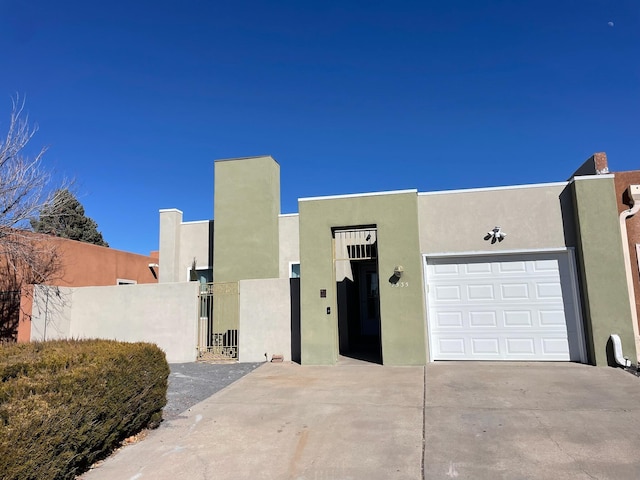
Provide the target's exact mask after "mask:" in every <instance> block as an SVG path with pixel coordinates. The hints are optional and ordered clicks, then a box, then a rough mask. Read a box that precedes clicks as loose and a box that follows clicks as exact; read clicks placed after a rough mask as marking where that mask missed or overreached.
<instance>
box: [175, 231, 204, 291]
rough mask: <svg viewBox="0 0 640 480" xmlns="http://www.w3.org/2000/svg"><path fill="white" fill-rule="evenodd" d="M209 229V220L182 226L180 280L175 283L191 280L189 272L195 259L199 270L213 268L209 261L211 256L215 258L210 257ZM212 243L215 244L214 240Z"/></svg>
mask: <svg viewBox="0 0 640 480" xmlns="http://www.w3.org/2000/svg"><path fill="white" fill-rule="evenodd" d="M209 229H210V222H209V220H202V221H199V222H184V223H181V224H180V253H179V255H178V278H176V279H174V281H175V282H186V281H188V280H189V277H188V272H189V270H191V266H192V264H193V259H194V258H195V259H196V266H197V268H211V267H212V265H211V262H210V259H209V257H210V256H213V255H210V247H209V235H210V231H209ZM211 242H213V238H212V239H211ZM212 245H213V244H212ZM211 253H213V252H211ZM211 260H212V259H211Z"/></svg>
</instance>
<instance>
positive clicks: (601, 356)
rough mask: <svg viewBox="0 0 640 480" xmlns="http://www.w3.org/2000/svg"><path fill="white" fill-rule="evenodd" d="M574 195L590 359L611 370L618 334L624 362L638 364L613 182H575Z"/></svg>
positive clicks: (601, 179)
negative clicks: (611, 346)
mask: <svg viewBox="0 0 640 480" xmlns="http://www.w3.org/2000/svg"><path fill="white" fill-rule="evenodd" d="M573 195H574V205H575V215H576V231H577V246H578V263H579V270H580V274H581V289H582V298H583V304H584V314H585V319H584V323H585V328H586V343H587V349H588V350H589V357H590V359H591V362H593V363H595V364H596V365H607V351H606V347H607V342H608V340H609V336H610V335H611V334H612V333H616V334H618V335H619V336H620V339H621V340H622V348H623V351H624V354H625V356H627V357H629V358H634V359H635V358H636V349H635V341H634V336H633V335H634V334H633V326H632V323H631V322H632V320H631V307H630V305H629V298H628V295H627V284H626V281H627V280H626V273H625V266H624V257H623V253H622V237H621V234H620V224H619V221H618V214H617V213H618V210H617V202H616V196H615V188H614V182H613V176H610V175H603V176H601V177H600V176H587V177H575V178H574V182H573Z"/></svg>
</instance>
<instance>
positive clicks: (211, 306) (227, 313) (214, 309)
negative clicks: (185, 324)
mask: <svg viewBox="0 0 640 480" xmlns="http://www.w3.org/2000/svg"><path fill="white" fill-rule="evenodd" d="M199 297H200V311H199V319H198V359H199V360H203V361H210V362H229V361H238V326H239V290H238V283H237V282H229V283H204V284H202V285H201V286H200V295H199Z"/></svg>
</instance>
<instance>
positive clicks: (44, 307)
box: [31, 285, 74, 341]
mask: <svg viewBox="0 0 640 480" xmlns="http://www.w3.org/2000/svg"><path fill="white" fill-rule="evenodd" d="M73 290H74V289H73V288H70V287H49V286H46V285H34V286H33V306H32V309H31V315H32V317H31V340H32V341H44V340H59V339H65V338H71V337H70V332H71V300H72V295H73Z"/></svg>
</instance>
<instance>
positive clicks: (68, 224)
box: [31, 188, 109, 247]
mask: <svg viewBox="0 0 640 480" xmlns="http://www.w3.org/2000/svg"><path fill="white" fill-rule="evenodd" d="M31 227H32V228H33V230H34V231H35V232H38V233H46V234H50V235H55V236H56V237H62V238H69V239H71V240H78V241H80V242H86V243H93V244H95V245H101V246H103V247H108V246H109V244H108V243H107V242H105V241H104V239H103V238H102V233H100V232H99V231H98V224H97V223H96V222H95V221H94V220H93V219H91V218H89V217H87V216H86V215H85V214H84V207H83V206H82V204H81V203H80V202H79V201H78V199H77V198H76V197H75V196H74V195H73V193H71V192H70V191H69V190H67V189H66V188H65V189H62V190H58V191H56V195H55V201H54V202H53V204H52V205H50V206H47V207H45V208H43V209H42V211H41V212H40V218H38V219H32V220H31Z"/></svg>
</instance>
